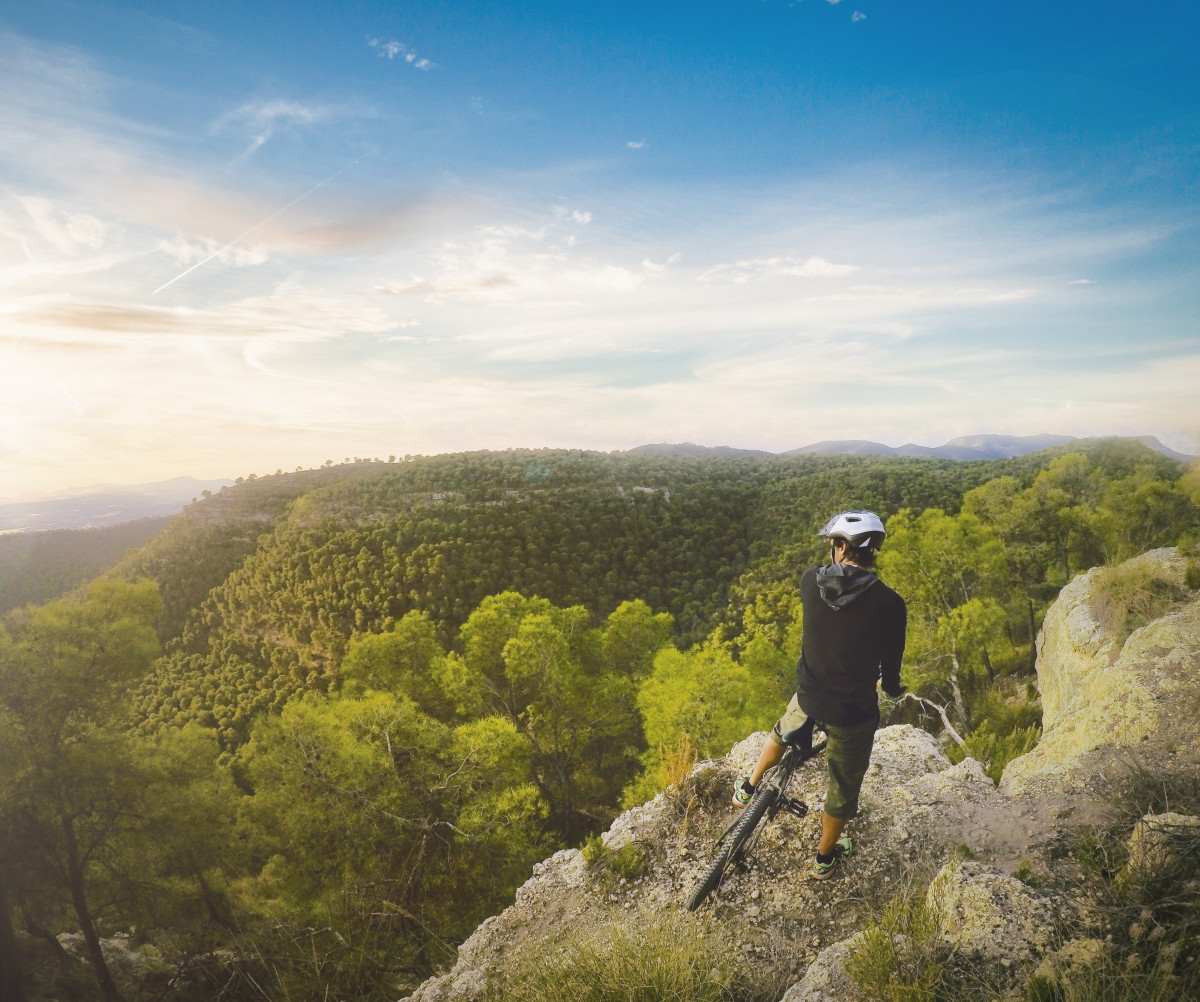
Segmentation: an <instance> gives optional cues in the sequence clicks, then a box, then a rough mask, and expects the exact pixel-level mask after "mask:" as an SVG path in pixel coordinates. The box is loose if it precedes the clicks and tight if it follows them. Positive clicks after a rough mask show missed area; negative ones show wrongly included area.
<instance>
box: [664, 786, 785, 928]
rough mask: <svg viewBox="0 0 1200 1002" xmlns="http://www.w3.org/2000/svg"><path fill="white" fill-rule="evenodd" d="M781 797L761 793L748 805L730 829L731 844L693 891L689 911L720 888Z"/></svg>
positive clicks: (772, 793)
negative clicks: (735, 860)
mask: <svg viewBox="0 0 1200 1002" xmlns="http://www.w3.org/2000/svg"><path fill="white" fill-rule="evenodd" d="M778 797H779V791H778V790H775V789H771V790H763V791H760V792H759V793H758V794H757V795H756V796H755V798H754V799H753V800H752V801H750V803H749V804H747V805H746V808H745V810H743V811H742V816H741V817H740V818H738V820H737V823H736V824H735V825H734V826H733V828H732V829H730V832H729V842H728V843H727V844H726V845H725V848H724V849H722V850H721V852H720V853H719V854H718V855H717V858H716V859H715V860H713V864H712V866H710V867H709V868H708V872H707V873H706V874H705V875H704V878H703V879H702V880H701V881H700V883H698V884H697V885H696V889H695V890H694V891H692V896H691V897H690V898H688V900H687V910H688V911H689V912H694V911H695V910H696V909H697V908H699V907H700V905H702V904H703V903H704V899H705V898H707V897H708V896H709V895H710V894H712V892H713V891H715V890H716V889H717V887H718V886H720V883H721V878H722V877H723V876H725V868H726V867H727V866H729V863H730V861H731V860H732V859H733V857H734V856H736V855H737V853H738V850H739V849H741V847H742V845H743V844H744V843H745V841H746V839H747V838H749V837H750V833H751V832H752V831H754V829H755V828H756V827H757V826H758V823H759V822H760V821H761V820H762V818H763V815H764V814H766V813H767V809H768V808H769V807H770V806H771V804H773V803H774V802H775V801H776V799H778Z"/></svg>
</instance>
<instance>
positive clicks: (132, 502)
mask: <svg viewBox="0 0 1200 1002" xmlns="http://www.w3.org/2000/svg"><path fill="white" fill-rule="evenodd" d="M1084 441H1088V440H1087V439H1080V438H1075V437H1073V436H1071V435H1028V436H1024V437H1021V436H1014V435H967V436H964V437H963V438H955V439H951V440H950V441H949V442H947V443H946V444H945V445H942V446H938V447H937V448H932V447H930V446H925V445H911V444H910V445H901V446H898V447H895V448H893V447H892V446H889V445H883V444H882V443H880V442H870V441H867V440H865V439H847V440H843V441H832V442H814V443H813V444H812V445H805V446H802V447H801V448H799V449H792V450H790V451H788V452H782V453H774V452H764V451H762V450H761V449H737V448H733V447H731V446H727V445H717V446H708V445H695V444H693V443H692V442H681V443H674V444H671V443H666V442H660V443H657V444H653V445H639V446H637V447H636V448H633V449H629V450H627V451H628V452H629V453H630V454H632V455H659V456H694V457H703V456H709V457H712V458H714V459H724V458H730V457H735V456H741V457H746V458H751V459H771V458H774V457H776V456H781V457H786V456H803V455H810V454H811V455H822V456H838V455H841V456H929V457H933V458H938V459H954V460H964V461H965V460H972V459H1011V458H1012V457H1014V456H1024V455H1025V454H1026V453H1029V452H1037V451H1039V450H1040V449H1050V448H1053V447H1055V446H1060V445H1068V444H1070V443H1072V442H1084ZM1136 441H1138V442H1141V443H1142V444H1143V445H1145V446H1147V447H1149V448H1151V449H1153V450H1154V451H1155V452H1158V453H1161V454H1162V455H1164V456H1168V457H1169V458H1171V459H1175V460H1178V461H1180V462H1189V461H1190V460H1191V459H1192V458H1193V457H1192V456H1187V455H1184V454H1183V453H1181V452H1176V451H1175V450H1174V449H1168V448H1167V447H1166V446H1165V445H1163V444H1162V443H1161V442H1160V441H1159V440H1158V439H1157V438H1154V437H1153V436H1151V435H1142V436H1138V437H1137V438H1136ZM232 483H233V481H232V480H196V479H194V478H192V477H176V478H175V479H174V480H163V481H160V482H158V483H153V484H102V485H97V486H95V487H88V488H85V489H82V490H71V491H59V492H57V493H55V494H46V495H35V496H24V497H17V498H7V499H0V535H3V534H5V533H11V532H36V531H39V530H43V529H89V528H97V527H100V526H107V525H116V524H118V523H120V522H131V521H133V520H134V519H140V518H149V517H155V516H164V515H175V514H178V513H179V512H180V511H182V510H183V507H184V506H185V505H186V504H188V503H189V502H191V501H192V499H193V498H198V497H200V495H201V493H202V492H203V491H206V490H208V491H213V492H214V493H215V492H217V491H219V490H220V489H221V488H222V487H227V486H230V485H231V484H232Z"/></svg>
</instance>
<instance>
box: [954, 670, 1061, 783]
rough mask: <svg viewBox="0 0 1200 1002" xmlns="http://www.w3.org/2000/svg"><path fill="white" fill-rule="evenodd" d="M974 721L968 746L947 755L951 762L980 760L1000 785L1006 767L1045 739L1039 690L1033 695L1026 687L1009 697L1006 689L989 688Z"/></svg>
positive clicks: (975, 709) (976, 707) (974, 711)
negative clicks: (967, 759)
mask: <svg viewBox="0 0 1200 1002" xmlns="http://www.w3.org/2000/svg"><path fill="white" fill-rule="evenodd" d="M972 718H973V719H974V721H975V727H974V729H973V730H972V731H971V733H970V734H968V735H967V737H966V738H965V741H966V747H965V748H963V747H960V746H959V745H953V746H951V747H949V748H948V749H947V754H948V755H949V757H950V760H951V761H952V762H961V761H962V760H963V759H964V758H966V757H967V756H968V755H969V756H970V757H971V758H974V759H978V760H979V761H980V762H982V763H983V767H984V770H985V771H986V772H987V774H988V775H989V776H990V777H991V778H992V780H993V781H994V782H997V783H998V782H1000V776H1001V774H1002V773H1003V772H1004V767H1005V766H1006V765H1008V763H1009V762H1011V761H1012V760H1013V759H1014V758H1018V757H1019V756H1021V755H1024V754H1025V753H1026V752H1029V751H1032V750H1033V748H1034V746H1035V745H1036V744H1037V743H1038V741H1039V740H1040V738H1041V736H1042V728H1041V723H1042V705H1041V703H1040V702H1039V701H1038V699H1037V691H1036V689H1035V690H1034V691H1033V693H1032V696H1031V694H1030V693H1029V691H1028V690H1027V688H1026V687H1025V686H1024V685H1018V686H1017V688H1016V690H1015V691H1014V692H1013V693H1012V695H1008V696H1006V695H1005V692H1004V691H1003V689H1000V688H996V689H989V690H988V691H987V692H985V693H984V694H983V695H982V697H981V698H979V699H978V700H976V701H975V702H974V704H973V706H972Z"/></svg>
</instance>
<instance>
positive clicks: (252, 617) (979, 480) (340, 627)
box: [0, 441, 1200, 1000]
mask: <svg viewBox="0 0 1200 1002" xmlns="http://www.w3.org/2000/svg"><path fill="white" fill-rule="evenodd" d="M1070 448H1071V449H1072V450H1073V451H1068V450H1067V448H1065V447H1064V448H1060V449H1057V450H1050V451H1048V452H1045V453H1040V454H1034V455H1029V456H1024V457H1020V458H1018V459H1009V460H997V461H990V462H986V463H956V462H952V461H944V460H933V459H895V458H883V459H881V458H876V457H848V456H837V457H823V456H801V457H786V458H785V457H767V458H764V457H754V456H725V457H712V456H706V457H679V456H661V455H653V454H651V455H628V454H626V455H619V454H613V455H606V454H598V453H585V452H578V451H553V450H542V451H536V452H531V451H512V452H503V453H487V452H485V453H471V454H460V455H451V456H438V457H417V458H406V459H405V460H403V461H398V462H388V463H378V462H375V463H369V462H361V463H355V464H347V465H345V466H340V467H334V466H331V465H330V466H327V467H326V468H323V469H321V470H314V471H308V472H299V473H295V474H286V475H285V474H279V475H276V476H274V477H264V478H259V479H252V480H248V481H246V482H243V483H239V484H238V485H236V486H233V487H230V488H227V489H225V490H223V491H221V492H220V493H219V494H216V495H213V496H211V497H206V498H204V499H203V500H201V501H199V502H197V503H195V504H193V505H191V506H189V507H188V508H187V509H186V510H185V512H184V513H183V515H182V516H181V517H180V518H179V519H177V520H176V521H174V522H173V523H172V524H171V525H170V527H169V528H168V529H167V530H166V531H164V532H163V533H162V534H160V535H159V536H158V537H157V538H155V539H154V540H153V541H151V542H150V543H149V544H148V545H146V546H145V547H143V548H142V549H141V550H139V551H137V552H136V553H134V554H131V555H130V556H129V557H128V558H126V559H125V560H124V561H122V563H121V564H120V565H119V566H118V567H117V568H116V569H115V570H114V571H113V573H112V575H111V577H109V578H107V579H104V580H101V581H98V582H96V583H95V584H94V585H92V586H91V588H90V589H89V590H87V591H86V592H80V593H78V594H76V595H74V596H72V597H70V598H67V599H64V600H61V601H58V602H54V603H50V604H48V605H45V606H43V607H40V608H28V609H23V610H19V611H17V612H14V613H12V614H10V615H9V617H8V618H7V620H6V623H5V627H4V629H3V630H0V715H3V717H4V722H5V727H4V728H3V729H0V744H2V745H3V747H0V752H2V753H3V757H0V761H4V762H6V763H9V764H8V765H7V766H6V768H5V771H4V772H3V774H2V775H0V849H2V850H3V856H2V858H3V859H5V860H8V861H10V862H9V863H7V864H6V865H7V866H8V867H9V870H8V872H7V873H6V874H3V875H0V876H3V877H5V878H6V879H7V881H8V883H9V886H11V887H12V888H13V894H14V895H15V902H14V903H13V904H14V907H15V909H16V910H15V912H14V914H15V915H16V917H17V918H16V921H17V924H18V925H22V924H23V925H24V927H25V928H28V929H50V930H54V931H58V930H62V929H68V928H71V929H81V930H82V931H83V932H84V934H85V939H88V938H89V937H90V939H88V941H89V943H90V942H92V941H95V942H96V943H97V944H98V938H97V937H98V936H99V932H98V930H100V929H102V928H103V929H107V930H114V929H121V928H126V927H129V926H136V927H137V928H138V929H139V930H142V933H141V934H142V935H146V936H149V937H150V938H151V939H152V940H153V942H154V943H155V944H157V946H158V948H159V949H162V950H164V951H166V952H167V953H168V954H169V955H170V956H171V957H172V958H173V959H174V960H176V961H178V962H179V963H180V964H185V963H186V962H188V958H189V957H192V958H194V957H195V956H197V955H201V954H206V952H207V951H209V950H211V949H212V948H213V947H214V946H229V947H230V948H231V949H232V950H233V953H232V954H229V955H225V956H226V959H225V960H221V961H219V962H218V961H217V960H215V959H211V958H210V962H209V963H210V964H211V965H213V966H214V967H215V968H219V971H217V970H214V969H212V968H203V965H201V968H202V969H197V968H196V967H195V965H194V964H193V966H192V967H190V968H189V971H190V974H189V977H195V978H199V979H200V980H201V981H203V979H204V978H206V977H210V976H211V977H212V978H214V979H217V980H216V981H214V982H213V983H212V985H210V987H211V988H212V990H213V991H215V990H216V987H217V985H218V983H219V984H220V985H222V986H224V987H223V988H222V990H223V991H224V992H225V995H226V997H243V996H244V997H246V998H261V997H263V995H262V992H263V991H264V989H263V988H262V986H263V984H264V982H269V983H270V988H269V991H267V995H268V997H272V998H274V997H290V998H296V999H310V998H311V999H318V998H325V997H326V994H325V993H326V992H328V993H329V994H328V997H330V998H333V997H338V998H364V999H366V998H371V999H375V998H378V999H384V998H387V999H391V998H394V997H395V994H396V992H395V984H396V981H395V979H396V977H397V976H399V975H401V974H403V973H404V972H410V973H413V974H415V975H421V974H423V973H425V972H427V971H428V970H429V969H430V968H431V967H432V966H434V965H436V964H438V963H440V962H442V961H444V960H445V959H446V958H447V957H448V956H449V955H450V950H451V948H452V945H453V944H454V943H455V942H456V941H458V940H460V939H461V938H462V937H463V936H465V935H466V934H467V933H468V932H469V931H470V930H471V929H472V928H473V927H474V925H475V924H476V923H477V922H478V921H479V920H480V919H481V918H483V917H485V916H486V915H488V914H491V913H493V912H494V911H496V910H498V909H499V908H500V907H502V906H503V905H504V904H506V903H507V902H508V901H509V900H510V899H511V895H512V893H513V890H514V889H515V887H516V886H517V885H518V884H519V883H520V882H521V881H522V880H523V879H524V877H525V876H526V875H527V874H528V870H529V866H530V865H531V864H532V863H533V862H535V861H536V860H538V859H541V858H543V857H544V856H545V855H546V854H547V853H548V852H550V851H552V850H553V849H554V848H556V847H561V846H563V845H572V844H578V843H579V842H580V840H581V839H583V838H585V837H586V836H587V835H588V834H589V833H591V832H595V831H597V830H599V829H600V828H601V827H603V826H604V825H605V824H606V823H607V822H608V821H609V820H610V819H611V818H612V817H613V816H614V814H615V813H616V812H617V810H618V809H619V807H620V805H621V803H622V802H624V803H633V802H640V799H642V798H645V797H648V796H651V795H653V794H654V793H655V792H656V791H657V790H659V789H661V788H662V787H663V786H664V785H665V784H667V783H668V782H670V781H671V779H672V777H678V776H679V775H681V774H683V773H685V772H686V770H687V769H688V768H689V767H690V765H691V763H692V762H694V761H695V760H696V758H697V757H703V756H709V755H712V754H714V753H721V752H724V750H725V749H727V748H728V747H729V745H730V744H731V743H732V742H733V741H735V740H738V739H740V738H741V737H743V736H745V734H747V733H748V732H749V731H751V730H754V729H757V728H762V727H765V726H769V724H770V722H771V720H772V718H773V717H774V716H775V715H777V714H778V712H779V710H780V708H781V706H782V701H783V700H784V699H786V697H787V694H788V690H789V688H790V686H791V675H792V670H793V665H794V661H795V657H796V654H797V652H798V649H799V643H800V639H801V637H802V628H803V624H802V622H801V617H800V609H799V605H798V601H797V597H796V594H795V586H796V579H797V575H798V573H799V572H800V571H801V570H802V569H803V568H804V567H805V566H807V565H809V564H811V563H812V562H814V561H816V560H819V559H820V558H821V557H822V555H823V545H822V543H821V542H820V540H819V539H818V538H817V537H816V535H815V533H816V530H817V528H818V527H819V525H820V524H821V523H822V522H823V521H824V520H825V519H826V518H827V517H828V515H829V514H830V513H832V512H834V511H836V510H839V509H842V508H847V507H869V508H873V509H875V510H877V511H879V512H880V513H881V514H883V515H884V516H885V517H886V518H887V519H888V534H889V539H888V543H887V545H886V547H885V549H884V551H883V554H882V555H881V560H880V573H881V575H882V576H883V577H884V578H885V579H886V580H887V581H888V582H889V583H890V584H892V585H893V586H894V587H896V588H897V590H899V591H900V592H901V594H903V595H904V596H905V597H906V598H907V599H908V602H909V635H908V648H907V652H906V658H905V666H904V678H905V681H906V683H907V684H908V685H909V687H910V688H911V689H912V690H913V691H914V692H915V693H916V694H917V695H919V696H921V697H922V698H924V699H926V700H928V701H930V703H936V704H938V705H939V706H943V707H945V712H946V714H947V720H948V721H950V722H951V723H952V725H953V726H954V727H955V728H956V729H957V731H959V732H960V733H961V734H962V735H964V736H965V739H966V743H967V746H968V749H969V750H970V752H971V754H973V755H975V757H977V758H979V759H980V760H981V761H982V762H984V763H986V765H987V768H988V769H989V771H991V772H993V773H994V774H998V770H999V769H1001V768H1003V765H1004V763H1005V762H1007V761H1008V759H1009V758H1011V757H1012V756H1014V755H1016V754H1019V753H1021V752H1022V751H1024V750H1027V749H1028V748H1029V747H1031V746H1032V745H1033V744H1034V743H1035V742H1036V741H1037V739H1038V735H1039V727H1038V725H1039V721H1040V709H1039V707H1038V704H1037V700H1036V691H1035V690H1034V689H1033V687H1032V684H1031V678H1032V655H1033V638H1034V636H1035V634H1036V631H1037V628H1038V626H1039V623H1040V619H1041V616H1042V615H1043V614H1044V612H1045V609H1046V607H1047V605H1048V604H1049V602H1050V601H1051V600H1052V599H1053V597H1054V595H1055V594H1056V593H1057V590H1058V589H1059V588H1060V587H1061V586H1062V585H1063V584H1064V583H1065V582H1066V581H1067V580H1069V578H1070V576H1071V575H1072V574H1073V573H1075V572H1077V571H1079V570H1081V569H1083V568H1086V567H1089V566H1092V565H1094V564H1097V563H1106V562H1113V563H1115V562H1118V561H1120V560H1123V559H1124V558H1125V557H1127V556H1129V555H1131V554H1132V553H1137V552H1140V551H1141V550H1144V549H1146V548H1149V547H1151V546H1156V545H1162V544H1166V543H1178V544H1180V546H1181V548H1182V549H1183V550H1184V551H1185V552H1189V553H1193V554H1194V553H1195V532H1196V526H1197V524H1198V521H1200V475H1198V473H1197V472H1196V471H1191V472H1189V471H1186V470H1185V469H1184V468H1183V467H1182V466H1180V465H1179V464H1177V463H1175V462H1173V461H1171V460H1169V459H1166V458H1164V457H1162V456H1160V455H1158V454H1156V453H1153V452H1151V451H1150V450H1148V449H1146V448H1144V447H1142V446H1140V445H1138V444H1136V443H1130V442H1126V441H1100V442H1090V443H1071V446H1070ZM1189 574H1190V575H1193V576H1194V577H1196V578H1197V579H1200V564H1197V563H1196V562H1195V560H1194V559H1193V566H1192V569H1191V570H1190V571H1189ZM1129 609H1130V610H1131V611H1129V613H1128V614H1129V615H1131V616H1136V615H1137V611H1136V605H1132V606H1129ZM886 710H887V713H888V714H889V715H890V716H891V718H892V719H894V720H898V719H901V718H903V719H906V720H908V721H910V722H917V723H920V724H922V725H924V726H927V727H929V728H931V729H933V730H934V731H935V732H936V731H940V729H941V727H942V721H941V719H940V718H939V717H938V716H937V715H936V714H933V713H932V712H930V713H928V714H925V715H923V713H924V711H922V710H921V709H920V707H919V706H917V704H914V703H907V702H906V703H905V704H903V706H888V707H887V708H886ZM67 749H69V754H67V753H65V751H64V750H67ZM957 753H958V754H962V751H961V749H960V750H958V752H957ZM50 765H52V767H50ZM80 847H83V848H82V851H81V849H80ZM73 853H74V855H72V854H73ZM14 860H15V861H19V863H20V865H19V866H14V865H13V864H12V862H11V861H14ZM0 931H3V930H0ZM89 956H91V957H92V962H93V966H94V967H95V969H96V971H97V976H98V978H99V981H98V985H99V989H98V991H100V992H101V994H103V995H104V996H105V997H107V998H109V999H113V1000H115V999H116V997H117V995H118V994H119V989H118V988H117V986H116V985H115V984H108V985H106V983H105V974H104V969H105V967H104V961H103V957H102V951H101V950H100V948H99V946H98V945H96V946H95V948H94V949H91V948H90V947H89ZM231 957H232V958H235V959H230V958H231ZM205 971H207V972H208V973H205Z"/></svg>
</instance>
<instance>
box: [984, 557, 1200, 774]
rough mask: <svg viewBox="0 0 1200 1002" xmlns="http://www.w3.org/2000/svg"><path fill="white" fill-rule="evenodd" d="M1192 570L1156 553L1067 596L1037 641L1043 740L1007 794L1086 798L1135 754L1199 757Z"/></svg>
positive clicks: (1018, 762) (1082, 580) (1198, 610)
mask: <svg viewBox="0 0 1200 1002" xmlns="http://www.w3.org/2000/svg"><path fill="white" fill-rule="evenodd" d="M1186 566H1187V562H1186V560H1185V559H1184V558H1183V557H1182V556H1181V555H1180V554H1179V552H1178V551H1177V550H1175V549H1173V548H1172V549H1160V550H1152V551H1150V552H1149V553H1145V554H1142V555H1141V556H1140V557H1135V558H1134V559H1133V560H1129V561H1126V562H1125V563H1124V564H1121V565H1120V566H1118V567H1095V568H1092V570H1090V571H1088V572H1087V573H1086V574H1081V575H1080V576H1079V577H1077V578H1075V580H1074V581H1072V582H1071V583H1070V584H1068V585H1067V586H1066V587H1065V588H1063V590H1062V592H1061V593H1060V595H1059V597H1058V600H1057V601H1056V602H1055V603H1054V604H1053V605H1052V606H1051V607H1050V610H1049V611H1048V612H1047V614H1046V619H1045V622H1044V624H1043V626H1042V631H1041V634H1040V635H1039V637H1038V659H1037V674H1038V690H1039V691H1040V693H1041V698H1042V728H1043V734H1042V739H1041V741H1040V742H1039V743H1038V745H1037V747H1036V748H1034V750H1033V751H1032V752H1030V753H1029V754H1027V755H1023V756H1021V757H1020V758H1018V759H1015V760H1014V761H1012V762H1011V763H1009V765H1008V767H1007V768H1006V769H1005V771H1004V775H1003V777H1002V779H1001V783H1000V788H1001V790H1003V791H1004V792H1005V793H1008V794H1014V795H1016V794H1030V795H1036V796H1049V795H1053V794H1055V793H1058V792H1078V791H1081V790H1084V789H1086V788H1088V787H1089V784H1090V785H1095V783H1094V781H1095V780H1097V779H1098V778H1099V779H1101V780H1103V779H1104V778H1105V766H1106V765H1109V764H1114V763H1117V762H1119V761H1121V760H1122V759H1126V760H1127V759H1128V758H1129V757H1130V756H1131V755H1133V754H1136V755H1137V756H1141V757H1143V758H1148V759H1152V760H1153V761H1155V762H1156V763H1158V764H1169V763H1170V762H1171V761H1173V760H1174V761H1178V762H1179V763H1180V764H1181V765H1183V764H1184V763H1194V762H1196V761H1197V759H1198V758H1200V596H1197V595H1195V594H1192V593H1190V592H1189V591H1188V589H1187V588H1186V586H1185V584H1184V581H1185V571H1186Z"/></svg>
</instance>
